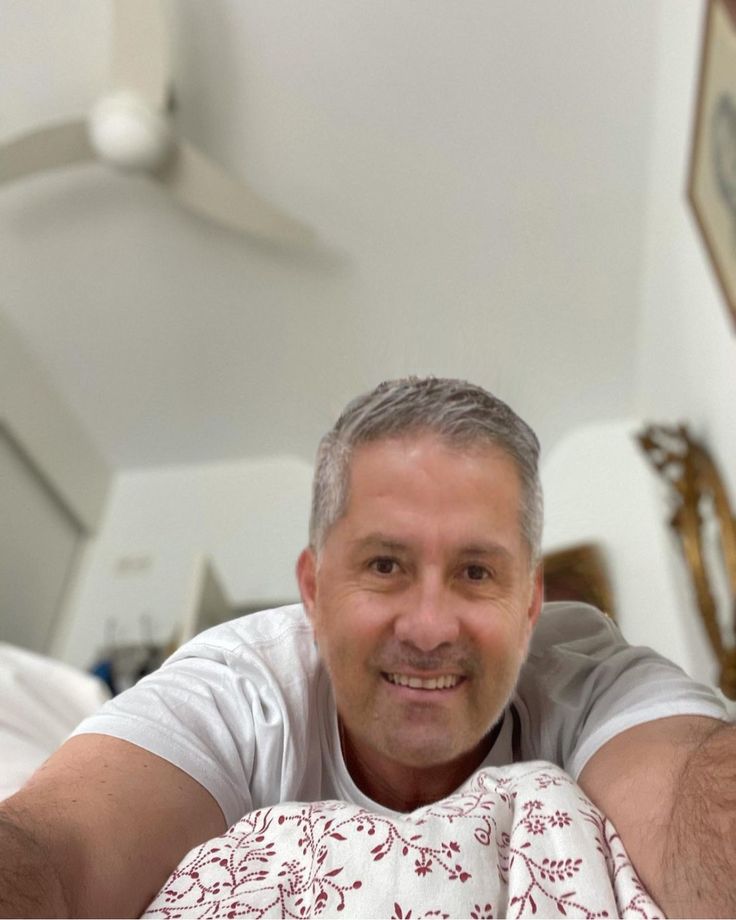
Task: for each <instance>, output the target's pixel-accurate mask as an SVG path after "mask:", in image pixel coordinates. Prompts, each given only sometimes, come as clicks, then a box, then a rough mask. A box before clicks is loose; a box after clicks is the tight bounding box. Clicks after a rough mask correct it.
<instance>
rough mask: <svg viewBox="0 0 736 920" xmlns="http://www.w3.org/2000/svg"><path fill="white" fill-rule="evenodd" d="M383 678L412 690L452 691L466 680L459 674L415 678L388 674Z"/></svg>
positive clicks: (407, 675)
mask: <svg viewBox="0 0 736 920" xmlns="http://www.w3.org/2000/svg"><path fill="white" fill-rule="evenodd" d="M383 677H384V679H385V680H387V681H388V682H389V683H390V684H395V685H396V686H397V687H409V689H410V690H451V689H452V688H453V687H456V686H457V685H458V684H459V683H460V682H461V681H463V680H464V679H465V678H464V677H461V676H460V675H459V674H441V675H440V676H439V677H427V678H421V677H415V676H414V675H409V674H387V673H384V674H383Z"/></svg>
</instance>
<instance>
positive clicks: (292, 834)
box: [143, 761, 664, 920]
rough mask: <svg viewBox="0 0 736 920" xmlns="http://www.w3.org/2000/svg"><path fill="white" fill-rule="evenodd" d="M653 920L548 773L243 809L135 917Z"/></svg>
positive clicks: (625, 868) (540, 766) (592, 825)
mask: <svg viewBox="0 0 736 920" xmlns="http://www.w3.org/2000/svg"><path fill="white" fill-rule="evenodd" d="M341 915H342V916H345V917H351V918H352V917H394V918H401V920H404V918H412V920H414V918H420V917H473V918H477V917H506V916H508V917H529V916H534V915H536V916H538V917H570V916H583V917H594V916H595V917H601V916H609V917H611V916H617V917H634V916H635V917H662V916H664V915H663V914H662V913H661V911H659V909H658V908H657V906H656V905H655V904H654V902H653V901H652V900H651V898H650V897H649V896H648V894H647V892H646V891H645V890H644V888H643V886H642V884H641V882H640V881H639V879H638V878H637V875H636V873H635V871H634V869H633V867H632V865H631V863H630V862H629V859H628V857H627V855H626V852H625V851H624V848H623V845H622V843H621V840H620V838H619V836H618V834H617V833H616V831H615V829H614V827H613V825H612V824H611V823H610V821H608V820H607V819H606V818H604V816H603V815H602V814H601V812H600V811H598V809H597V808H596V807H595V806H594V805H593V804H592V803H591V802H590V801H589V800H588V799H587V798H586V797H585V795H584V794H583V792H582V791H581V789H580V788H579V787H578V786H577V785H576V784H575V783H574V781H573V780H572V779H571V778H570V777H569V776H568V775H567V774H566V773H564V772H563V771H562V770H560V769H559V768H558V767H556V766H554V765H552V764H549V763H545V762H542V761H535V762H528V763H523V764H514V765H511V766H507V767H498V768H485V769H482V770H480V771H478V772H477V773H475V774H474V775H473V776H472V777H471V778H470V779H469V780H468V781H467V782H466V783H465V784H464V785H463V786H462V787H461V788H460V789H459V790H458V791H457V792H455V793H453V794H452V795H451V796H449V797H448V798H446V799H443V800H442V801H440V802H437V803H435V804H433V805H428V806H425V807H423V808H419V809H417V810H416V811H414V812H411V813H410V814H405V815H395V816H393V817H388V816H385V815H380V814H374V813H372V812H369V811H367V810H366V809H364V808H360V807H358V806H357V805H351V804H348V803H346V802H335V801H325V802H312V803H292V804H285V805H276V806H273V807H270V808H261V809H259V810H257V811H253V812H251V813H249V814H247V815H245V816H244V817H243V818H241V820H240V821H238V822H237V823H236V824H234V825H233V826H232V827H231V828H230V829H229V830H228V831H227V832H226V833H225V834H223V836H221V837H217V838H215V839H213V840H209V841H208V842H206V843H203V844H201V845H200V846H198V847H196V848H195V849H193V850H192V851H191V852H190V853H189V854H188V855H187V856H185V857H184V859H183V860H182V862H181V863H180V864H179V866H178V868H177V869H176V870H175V871H174V873H173V874H172V875H171V877H170V878H169V880H168V881H167V882H166V884H165V885H164V886H163V888H162V889H161V891H160V892H159V893H158V895H157V896H156V897H155V898H154V900H153V902H152V903H151V904H150V906H149V907H148V909H147V911H146V912H145V913H144V914H143V916H144V917H151V918H153V917H258V918H263V917H311V916H324V917H337V916H341Z"/></svg>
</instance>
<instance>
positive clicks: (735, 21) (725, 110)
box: [688, 0, 736, 322]
mask: <svg viewBox="0 0 736 920" xmlns="http://www.w3.org/2000/svg"><path fill="white" fill-rule="evenodd" d="M688 198H689V199H690V204H691V206H692V208H693V211H694V213H695V217H696V219H697V222H698V224H699V226H700V230H701V233H702V234H703V239H704V240H705V245H706V247H707V250H708V254H709V255H710V259H711V262H712V264H713V267H714V269H715V273H716V275H717V277H718V281H719V282H720V285H721V288H722V289H723V293H724V296H725V298H726V302H727V304H728V306H729V308H730V310H731V315H732V318H733V319H734V321H735V322H736V0H709V2H708V8H707V16H706V23H705V31H704V36H703V50H702V53H701V61H700V77H699V81H698V95H697V110H696V116H695V133H694V138H693V147H692V155H691V161H690V177H689V182H688Z"/></svg>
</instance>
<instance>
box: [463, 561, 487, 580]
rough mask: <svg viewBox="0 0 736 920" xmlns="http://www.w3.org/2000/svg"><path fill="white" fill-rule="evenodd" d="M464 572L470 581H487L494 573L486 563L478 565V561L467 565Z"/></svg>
mask: <svg viewBox="0 0 736 920" xmlns="http://www.w3.org/2000/svg"><path fill="white" fill-rule="evenodd" d="M464 574H465V577H466V578H467V579H468V580H469V581H487V580H488V579H489V578H492V577H493V575H492V573H491V572H490V571H489V570H488V569H487V568H486V567H485V566H484V565H478V564H477V563H474V564H472V565H466V566H465V569H464Z"/></svg>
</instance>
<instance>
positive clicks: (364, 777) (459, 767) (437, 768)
mask: <svg viewBox="0 0 736 920" xmlns="http://www.w3.org/2000/svg"><path fill="white" fill-rule="evenodd" d="M339 728H340V743H341V745H342V752H343V757H344V758H345V765H346V767H347V769H348V772H349V773H350V775H351V777H352V778H353V782H354V783H355V785H356V786H357V787H358V788H359V789H360V790H361V792H363V793H365V795H367V796H368V797H369V798H371V799H373V801H374V802H378V803H379V804H380V805H383V806H385V807H386V808H390V809H391V810H392V811H401V812H407V811H414V810H415V809H416V808H421V807H422V806H423V805H431V804H432V803H434V802H438V801H439V800H440V799H444V798H445V797H446V796H448V795H450V794H451V793H453V792H454V791H455V790H456V789H457V788H458V786H460V785H462V783H464V782H465V780H466V779H468V777H469V776H470V775H471V774H472V773H473V772H474V771H475V770H477V768H478V767H479V766H480V764H481V763H482V762H483V760H484V759H485V757H486V755H487V754H488V752H489V751H490V749H491V748H492V747H493V743H494V742H495V740H496V737H497V736H498V730H499V729H500V722H499V723H498V725H497V726H496V727H494V729H493V730H492V731H491V733H490V734H489V735H486V736H485V737H484V738H483V739H482V740H481V742H480V744H479V745H478V746H477V747H475V748H473V749H472V750H471V751H468V752H467V753H466V754H463V755H461V756H460V757H458V758H457V759H456V760H453V761H451V762H449V763H443V764H433V765H432V766H428V767H415V766H407V765H406V764H402V763H399V762H398V761H395V760H387V759H386V758H385V757H384V756H381V755H378V756H377V755H376V754H375V752H373V751H372V750H371V749H370V748H368V747H367V746H365V745H362V744H361V743H360V742H359V741H356V740H354V739H353V738H352V736H351V735H350V733H349V732H348V731H346V729H345V727H344V726H343V723H342V720H339Z"/></svg>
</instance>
